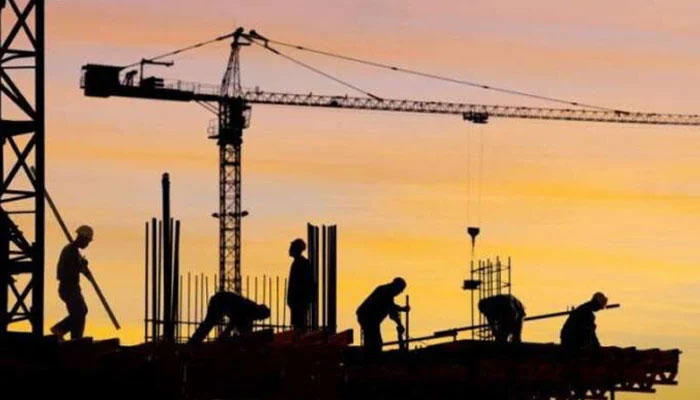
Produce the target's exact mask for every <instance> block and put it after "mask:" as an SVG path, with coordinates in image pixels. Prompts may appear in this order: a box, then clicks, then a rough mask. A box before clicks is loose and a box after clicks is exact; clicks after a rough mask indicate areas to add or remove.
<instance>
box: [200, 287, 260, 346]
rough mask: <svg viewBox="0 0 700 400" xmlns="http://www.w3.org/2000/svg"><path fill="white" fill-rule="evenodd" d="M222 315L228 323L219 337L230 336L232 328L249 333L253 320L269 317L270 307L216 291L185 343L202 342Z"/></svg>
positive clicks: (234, 294) (229, 293)
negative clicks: (205, 311) (203, 316)
mask: <svg viewBox="0 0 700 400" xmlns="http://www.w3.org/2000/svg"><path fill="white" fill-rule="evenodd" d="M224 316H226V317H227V318H228V324H226V328H225V329H224V330H223V331H222V332H221V335H220V336H219V339H221V338H225V337H228V336H230V335H231V332H232V331H233V330H234V329H235V330H236V331H238V333H250V332H251V331H252V330H253V321H256V320H262V319H266V318H269V317H270V309H269V308H267V307H266V306H263V305H259V304H256V303H254V302H252V301H250V300H248V299H246V298H243V297H242V296H239V295H237V294H236V293H232V292H218V293H216V294H215V295H213V296H212V297H211V299H210V300H209V307H207V316H206V317H205V318H204V321H202V323H200V324H199V326H198V327H197V330H196V331H195V332H194V334H193V335H192V337H190V340H189V341H188V342H187V343H188V344H199V343H202V342H203V341H204V339H205V338H206V337H207V335H209V332H211V330H212V329H213V328H214V326H216V324H217V323H219V322H220V321H221V319H222V318H223V317H224Z"/></svg>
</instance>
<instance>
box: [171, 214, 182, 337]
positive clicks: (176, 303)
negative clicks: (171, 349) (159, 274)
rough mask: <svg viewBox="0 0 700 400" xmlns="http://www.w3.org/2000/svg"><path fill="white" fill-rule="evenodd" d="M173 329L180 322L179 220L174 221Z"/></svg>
mask: <svg viewBox="0 0 700 400" xmlns="http://www.w3.org/2000/svg"><path fill="white" fill-rule="evenodd" d="M173 247H174V248H173V281H174V282H173V308H174V310H173V320H177V321H174V325H173V331H174V330H175V329H177V325H178V324H179V323H180V320H179V315H180V287H181V285H182V283H180V221H179V220H178V221H175V238H174V242H173ZM176 341H177V340H176Z"/></svg>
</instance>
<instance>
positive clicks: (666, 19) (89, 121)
mask: <svg viewBox="0 0 700 400" xmlns="http://www.w3.org/2000/svg"><path fill="white" fill-rule="evenodd" d="M573 4H574V3H567V2H561V1H538V0H535V1H529V2H519V1H472V2H468V4H467V3H465V2H462V1H453V0H444V1H438V2H424V1H423V2H420V1H413V0H402V1H393V0H391V1H381V2H378V1H349V0H336V1H332V2H328V1H317V0H313V1H298V2H283V1H268V0H256V1H230V0H208V1H205V2H193V1H182V0H169V1H164V0H160V1H156V0H139V1H135V0H120V1H114V0H109V1H108V0H89V1H88V0H73V1H49V2H47V22H46V24H47V26H46V29H47V46H48V51H47V85H48V87H47V91H48V93H47V121H48V122H47V126H48V129H47V153H46V154H47V189H48V190H49V192H50V193H51V194H52V196H53V197H54V199H55V201H56V202H57V203H58V205H59V207H60V208H61V211H62V213H63V216H64V218H65V219H66V220H67V221H68V223H69V224H70V225H71V226H77V225H79V224H83V223H87V224H91V225H92V226H93V227H94V228H95V230H96V235H95V240H94V242H93V243H92V245H91V247H90V248H89V249H88V250H87V251H86V255H87V257H88V258H89V259H90V265H91V268H92V269H93V271H94V273H95V275H96V276H97V277H98V279H99V281H100V282H101V285H102V286H103V289H104V291H105V293H106V294H107V296H108V297H109V299H110V301H111V303H112V305H113V308H114V310H115V312H116V313H117V315H118V316H119V318H120V320H121V322H122V324H123V326H124V328H123V330H122V331H120V332H115V331H114V330H113V328H112V327H111V325H110V322H109V319H108V318H107V317H106V315H105V313H104V312H103V311H102V310H101V307H100V305H99V303H98V301H97V298H96V297H95V296H94V295H93V292H92V290H91V289H89V288H87V287H86V286H85V283H84V284H83V286H84V289H83V291H84V293H86V295H87V301H88V305H89V307H90V314H89V315H88V325H87V334H88V335H91V336H95V337H100V338H106V337H114V336H119V337H120V338H121V339H122V341H123V342H125V343H136V342H139V341H141V340H142V339H143V338H142V335H143V325H142V324H143V322H142V320H143V224H144V222H145V221H146V220H147V219H150V217H152V216H156V215H158V214H159V213H160V203H159V197H160V176H161V174H162V173H163V172H169V173H170V175H171V180H172V196H173V214H174V215H175V216H176V217H177V218H179V219H180V220H181V221H182V224H183V234H182V260H183V261H182V264H183V269H185V270H189V271H192V272H205V273H207V274H210V275H211V274H213V273H215V272H216V270H217V268H218V263H217V257H218V249H217V243H218V242H217V240H218V236H217V223H216V221H215V220H214V219H213V218H212V217H211V213H212V212H214V211H216V210H217V202H218V195H217V190H218V186H217V173H218V169H217V163H218V159H217V149H216V145H215V142H213V141H211V140H208V139H207V132H206V127H207V125H208V123H209V120H210V119H211V118H212V115H211V114H209V113H207V112H206V111H205V110H203V109H202V108H200V107H198V106H197V105H196V104H187V103H167V102H155V101H145V100H133V99H119V98H110V99H95V98H86V97H84V96H83V94H82V92H81V90H80V88H79V85H78V83H79V72H80V67H81V66H82V65H83V64H86V63H88V62H93V63H104V64H116V65H125V64H130V63H132V62H135V61H138V60H139V59H141V58H142V57H151V56H154V55H157V54H160V53H163V52H165V51H168V50H171V49H175V48H179V47H182V46H186V45H189V44H192V43H194V42H198V41H202V40H207V39H210V38H213V37H215V36H217V35H220V34H222V33H226V32H230V31H233V30H234V29H235V28H236V27H238V26H243V27H245V28H246V29H256V30H257V31H258V32H260V33H262V34H263V35H266V36H268V37H270V38H274V39H277V40H281V41H286V42H291V43H295V44H301V45H306V46H309V47H314V48H320V49H326V50H331V51H334V52H339V53H343V54H347V55H351V56H356V57H359V58H366V59H370V60H373V61H377V62H382V63H387V64H392V65H398V66H404V67H407V68H413V69H418V70H422V71H426V72H430V73H435V74H442V75H446V76H450V77H455V78H460V79H466V80H471V81H477V82H483V83H485V84H491V85H494V86H502V87H508V88H513V89H519V90H523V91H528V92H535V93H538V94H541V95H544V96H551V97H558V98H565V99H571V100H576V101H580V102H584V103H592V104H598V105H601V106H606V107H612V108H618V109H623V110H634V111H650V112H673V113H690V114H696V113H700V99H699V98H698V89H700V78H699V77H698V70H699V67H700V53H698V51H697V50H698V40H699V38H700V3H698V2H697V1H690V0H684V1H680V0H677V1H676V0H671V1H666V2H661V1H653V0H647V1H640V0H637V1H628V0H620V1H615V2H610V1H598V0H594V1H589V2H585V5H584V3H580V4H578V3H576V4H577V5H573ZM228 51H229V46H228V43H226V42H222V43H220V44H217V45H212V46H209V47H206V48H204V49H201V50H198V51H195V52H191V53H187V54H186V55H185V56H183V57H178V58H176V59H175V66H174V67H173V68H170V69H164V68H157V67H152V68H151V69H149V74H155V75H160V76H164V77H168V78H176V77H177V78H182V79H184V80H188V81H197V82H203V83H213V84H216V83H218V82H219V81H220V80H221V76H222V74H223V71H224V68H225V64H226V60H227V58H228ZM287 53H289V54H290V55H294V56H295V57H298V58H300V59H303V60H304V61H305V62H308V63H311V64H313V65H315V66H317V67H319V68H322V69H324V70H326V71H329V72H332V73H334V74H336V75H338V76H339V77H342V78H343V79H345V80H348V81H350V82H352V83H353V84H356V85H357V86H359V87H362V88H364V89H366V90H368V91H370V92H372V93H375V94H377V95H379V96H383V97H393V98H406V99H417V100H421V99H423V100H445V101H460V102H468V103H485V104H514V105H531V106H556V105H553V104H548V103H543V102H539V101H532V100H529V99H524V98H520V97H513V96H506V95H504V94H497V93H491V92H486V91H483V90H477V89H473V88H468V87H465V86H460V85H454V84H448V83H442V82H436V81H430V80H426V79H423V78H420V79H419V78H416V77H411V76H407V75H401V74H398V73H389V72H386V71H382V70H378V69H373V68H371V67H364V66H359V65H353V64H348V63H344V62H337V61H334V60H330V59H325V58H322V57H319V56H311V55H308V54H304V53H298V52H296V51H293V50H287ZM241 60H242V61H241V68H242V77H243V83H244V86H247V87H255V86H259V87H260V88H261V89H262V90H269V91H290V92H298V93H308V92H313V93H319V94H333V95H335V94H337V95H344V94H346V93H347V94H350V95H357V93H354V92H352V91H350V89H347V88H345V87H342V86H340V85H338V84H336V83H333V82H331V81H329V80H327V79H324V78H323V77H320V76H317V75H314V74H312V73H311V72H309V71H306V70H303V69H300V68H299V67H298V66H295V65H293V64H291V63H289V62H288V61H285V60H283V59H281V58H278V57H275V56H273V55H272V54H270V53H267V52H265V51H264V50H262V49H260V48H255V47H251V48H246V49H244V51H243V53H242V56H241ZM470 136H471V144H472V148H471V151H470V152H468V151H467V143H468V138H469V137H470ZM480 137H483V170H482V172H483V174H482V177H481V179H480V180H479V179H477V178H478V174H477V173H476V171H477V168H476V166H477V165H478V163H479V154H480V152H479V151H477V150H476V149H477V148H478V146H476V147H474V146H475V144H478V143H480V141H479V138H480ZM243 152H244V170H243V176H244V186H243V203H244V208H245V209H246V210H249V211H250V216H249V217H247V218H246V219H245V220H244V225H243V237H244V239H243V273H244V274H246V275H248V274H249V275H252V276H255V275H259V276H262V275H263V274H266V275H281V276H286V274H287V272H288V268H289V263H290V259H289V258H288V256H287V255H286V252H287V247H288V244H289V241H290V240H291V239H293V238H295V237H298V236H304V235H305V225H306V223H307V222H308V221H311V222H314V223H318V224H323V223H326V224H337V225H338V229H339V250H338V252H339V291H340V293H339V314H340V321H339V323H340V327H341V328H354V329H355V330H356V332H357V333H358V334H359V326H357V324H356V322H355V319H354V311H355V308H356V307H357V305H358V304H359V303H360V302H361V301H362V300H363V298H364V297H365V296H366V295H367V294H368V293H369V292H370V291H371V290H372V289H373V288H374V287H375V286H376V285H378V284H381V283H385V282H388V281H389V280H391V279H392V278H393V277H394V276H399V275H400V276H403V277H404V278H405V279H406V280H407V281H408V290H407V293H408V294H410V296H411V302H412V304H413V311H412V312H411V330H412V333H413V334H414V335H422V334H429V333H431V332H433V331H435V330H438V329H444V328H450V327H454V326H461V325H466V324H467V323H468V322H469V310H468V304H469V303H468V301H469V298H468V295H467V294H466V293H464V292H463V291H461V290H460V286H461V281H462V280H463V279H464V278H465V277H466V274H467V271H468V262H469V259H470V247H469V242H468V237H467V235H466V232H465V231H466V227H467V226H468V225H470V224H471V225H474V224H479V225H480V227H481V230H482V234H481V236H480V237H479V239H478V241H477V247H476V252H477V254H476V255H477V257H479V258H481V257H495V256H500V257H508V256H510V257H512V260H513V265H514V267H513V268H514V269H513V283H514V294H516V295H517V296H518V297H519V298H520V299H521V300H522V301H523V303H525V305H526V308H527V311H528V313H529V314H531V315H535V314H540V313H546V312H554V311H560V310H563V309H565V308H566V307H567V306H572V305H577V304H580V303H582V302H584V301H587V300H588V298H589V297H590V296H591V294H592V293H593V292H596V291H603V292H605V293H606V294H607V295H608V297H609V298H610V301H611V302H613V303H620V304H622V307H621V308H620V309H618V310H611V311H606V312H602V313H599V315H598V333H599V337H600V339H601V342H603V344H606V345H619V346H637V347H639V348H663V349H671V348H680V349H682V351H683V355H682V358H681V374H680V375H679V381H680V386H679V387H671V388H661V389H660V390H659V393H658V394H657V395H656V398H662V399H695V398H697V396H698V394H700V379H698V378H700V375H699V374H698V370H699V368H700V343H699V342H698V338H699V337H700V272H699V270H698V266H699V265H700V253H698V251H697V244H696V243H695V242H696V241H697V240H698V238H700V179H698V178H700V172H698V165H700V164H699V163H700V129H698V128H683V127H653V126H651V127H649V126H638V125H614V124H594V123H571V122H548V121H525V120H503V119H492V120H491V121H490V122H489V124H487V125H485V126H481V125H473V124H469V123H465V122H463V121H462V120H461V118H459V117H457V116H429V115H417V114H408V113H381V112H370V111H347V110H323V109H312V108H284V107H278V106H254V107H253V112H252V123H251V127H250V128H249V129H248V130H246V132H245V137H244V150H243ZM468 165H471V168H469V171H470V172H471V173H470V174H468ZM468 175H469V176H470V177H471V178H472V180H471V185H472V186H471V187H472V195H471V207H470V210H469V217H468V215H467V214H468V207H467V204H468V202H469V199H470V196H468V190H467V188H468V182H469V181H468V179H467V178H468ZM475 188H480V189H481V191H482V196H481V207H480V209H479V207H477V206H476V203H478V201H477V200H476V196H475V190H476V189H475ZM47 229H48V237H47V300H46V301H47V305H46V306H47V315H46V320H47V325H48V326H50V325H51V324H53V323H54V322H55V321H56V320H58V319H59V318H61V317H62V316H63V314H64V312H65V311H64V306H63V304H62V303H61V302H60V300H59V299H58V296H57V295H55V293H56V282H55V281H54V280H53V276H54V268H55V261H56V259H57V256H58V254H59V252H60V249H61V247H62V246H63V245H64V244H65V243H64V239H63V236H62V235H61V233H60V231H59V229H58V227H57V225H56V224H55V221H54V220H53V219H52V218H49V217H47ZM562 323H563V320H548V321H544V322H534V323H532V324H528V325H526V326H525V331H524V339H525V340H527V341H542V342H554V341H558V335H559V328H560V326H561V324H562ZM389 328H391V327H390V326H388V324H387V329H386V337H387V338H390V337H391V335H392V331H393V329H389ZM356 338H359V336H358V335H356ZM650 397H653V396H649V395H646V396H639V395H623V396H618V398H621V399H636V398H650Z"/></svg>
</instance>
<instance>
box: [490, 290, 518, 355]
mask: <svg viewBox="0 0 700 400" xmlns="http://www.w3.org/2000/svg"><path fill="white" fill-rule="evenodd" d="M479 311H480V312H481V313H482V314H484V316H485V317H486V319H487V320H488V323H489V327H490V328H491V332H492V333H493V336H494V337H495V338H496V342H499V343H506V342H508V339H509V338H510V341H511V342H513V343H520V342H521V340H522V339H521V333H522V331H523V318H525V307H523V303H521V302H520V300H518V299H517V298H516V297H515V296H513V295H510V294H499V295H496V296H491V297H487V298H485V299H481V301H479Z"/></svg>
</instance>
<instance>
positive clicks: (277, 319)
mask: <svg viewBox="0 0 700 400" xmlns="http://www.w3.org/2000/svg"><path fill="white" fill-rule="evenodd" d="M275 291H276V293H275V298H276V302H277V305H276V307H275V325H277V329H276V331H277V332H279V325H280V277H279V275H278V276H277V277H276V278H275Z"/></svg>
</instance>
